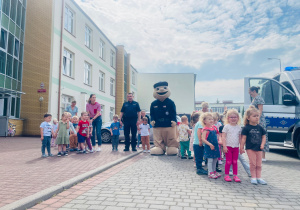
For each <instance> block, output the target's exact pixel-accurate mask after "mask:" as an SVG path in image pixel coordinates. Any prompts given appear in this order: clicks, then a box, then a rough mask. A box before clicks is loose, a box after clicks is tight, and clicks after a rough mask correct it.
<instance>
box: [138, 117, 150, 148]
mask: <svg viewBox="0 0 300 210" xmlns="http://www.w3.org/2000/svg"><path fill="white" fill-rule="evenodd" d="M139 130H141V141H142V147H143V152H150V139H149V135H150V125H149V124H148V118H147V117H143V124H140V126H139ZM146 145H147V150H146Z"/></svg>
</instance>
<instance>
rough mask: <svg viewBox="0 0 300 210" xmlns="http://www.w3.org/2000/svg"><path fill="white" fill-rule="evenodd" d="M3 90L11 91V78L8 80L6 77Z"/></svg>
mask: <svg viewBox="0 0 300 210" xmlns="http://www.w3.org/2000/svg"><path fill="white" fill-rule="evenodd" d="M5 88H7V89H11V78H9V77H6V80H5Z"/></svg>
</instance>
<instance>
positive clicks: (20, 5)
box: [16, 1, 22, 26]
mask: <svg viewBox="0 0 300 210" xmlns="http://www.w3.org/2000/svg"><path fill="white" fill-rule="evenodd" d="M21 19H22V3H21V2H20V1H18V8H17V20H16V23H17V25H18V26H21Z"/></svg>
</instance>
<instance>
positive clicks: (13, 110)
mask: <svg viewBox="0 0 300 210" xmlns="http://www.w3.org/2000/svg"><path fill="white" fill-rule="evenodd" d="M15 113H16V98H15V97H11V107H10V116H11V117H14V116H15Z"/></svg>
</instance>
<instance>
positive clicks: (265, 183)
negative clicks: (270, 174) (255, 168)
mask: <svg viewBox="0 0 300 210" xmlns="http://www.w3.org/2000/svg"><path fill="white" fill-rule="evenodd" d="M257 183H258V184H262V185H267V184H268V183H267V182H266V181H265V180H263V179H262V178H259V179H257Z"/></svg>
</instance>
